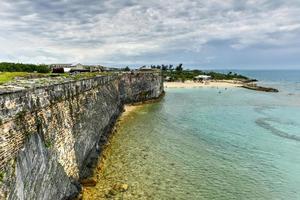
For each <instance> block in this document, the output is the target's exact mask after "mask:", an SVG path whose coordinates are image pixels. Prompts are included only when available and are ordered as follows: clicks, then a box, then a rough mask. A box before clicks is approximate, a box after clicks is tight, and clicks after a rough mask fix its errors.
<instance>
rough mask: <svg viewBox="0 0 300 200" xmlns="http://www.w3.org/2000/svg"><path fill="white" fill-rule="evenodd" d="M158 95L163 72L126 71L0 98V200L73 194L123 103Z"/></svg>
mask: <svg viewBox="0 0 300 200" xmlns="http://www.w3.org/2000/svg"><path fill="white" fill-rule="evenodd" d="M162 92H163V85H162V77H161V74H159V73H133V74H131V73H125V74H122V75H113V76H105V77H95V78H92V79H85V80H79V81H71V82H67V83H62V84H54V85H50V86H45V87H39V88H31V89H28V90H22V91H17V92H13V93H5V94H0V103H1V104H0V105H1V107H0V122H1V123H0V158H1V159H0V170H1V172H4V179H3V181H2V182H0V199H1V198H7V199H26V200H27V199H58V200H59V199H64V198H67V197H69V196H72V195H73V194H74V193H76V192H78V190H79V189H80V187H75V186H76V185H77V184H78V183H79V180H80V179H83V178H86V177H88V176H89V175H90V173H91V169H92V168H93V167H94V166H95V164H96V163H97V158H98V155H99V154H100V153H101V148H102V146H103V144H104V143H105V142H106V138H107V134H109V133H110V131H111V129H112V127H113V125H114V123H115V121H116V119H117V117H118V116H119V115H120V113H121V112H122V111H123V105H124V103H134V102H139V101H145V100H149V99H155V98H158V97H159V96H160V95H161V93H162ZM12 163H13V164H12Z"/></svg>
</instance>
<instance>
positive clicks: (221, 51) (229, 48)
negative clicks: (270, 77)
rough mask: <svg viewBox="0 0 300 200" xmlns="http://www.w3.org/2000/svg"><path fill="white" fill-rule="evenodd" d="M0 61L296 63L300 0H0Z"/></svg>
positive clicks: (283, 66) (299, 44)
mask: <svg viewBox="0 0 300 200" xmlns="http://www.w3.org/2000/svg"><path fill="white" fill-rule="evenodd" d="M0 22H1V23H0V30H1V31H0V44H1V45H0V61H12V62H25V63H76V62H80V63H85V64H96V63H98V64H106V65H112V66H122V65H130V66H137V65H143V64H177V63H184V65H185V66H187V67H190V68H230V69H291V68H292V69H300V1H299V0H244V1H243V0H206V1H204V0H147V1H140V0H128V1H125V0H108V1H100V0H85V1H82V0H61V1H56V0H51V1H49V0H14V1H11V0H1V1H0Z"/></svg>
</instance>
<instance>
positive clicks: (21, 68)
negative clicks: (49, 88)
mask: <svg viewBox="0 0 300 200" xmlns="http://www.w3.org/2000/svg"><path fill="white" fill-rule="evenodd" d="M0 71H1V72H38V73H49V72H50V68H49V67H48V66H47V65H35V64H23V63H9V62H1V63H0Z"/></svg>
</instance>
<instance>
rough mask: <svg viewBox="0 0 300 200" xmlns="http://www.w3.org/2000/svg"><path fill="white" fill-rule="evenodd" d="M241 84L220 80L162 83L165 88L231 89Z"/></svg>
mask: <svg viewBox="0 0 300 200" xmlns="http://www.w3.org/2000/svg"><path fill="white" fill-rule="evenodd" d="M242 85H243V84H242V83H241V82H237V81H230V80H228V81H227V80H222V81H208V82H205V83H201V82H194V81H185V82H164V87H165V88H216V87H221V88H232V87H241V86H242Z"/></svg>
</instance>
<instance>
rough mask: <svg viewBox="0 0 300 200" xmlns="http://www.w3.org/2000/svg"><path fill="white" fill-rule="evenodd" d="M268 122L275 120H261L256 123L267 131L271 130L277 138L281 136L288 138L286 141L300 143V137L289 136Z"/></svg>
mask: <svg viewBox="0 0 300 200" xmlns="http://www.w3.org/2000/svg"><path fill="white" fill-rule="evenodd" d="M268 121H274V120H273V119H271V118H259V119H257V120H256V121H255V123H256V124H257V125H258V126H260V127H262V128H264V129H266V130H269V131H271V133H272V134H273V135H276V136H279V137H282V138H286V139H290V140H294V141H298V142H300V137H298V136H296V135H292V134H289V133H286V132H284V131H282V130H279V129H277V128H275V127H273V126H272V125H271V124H269V123H268Z"/></svg>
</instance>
